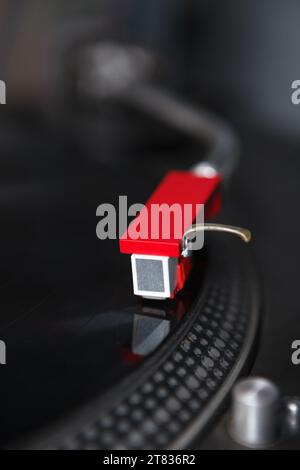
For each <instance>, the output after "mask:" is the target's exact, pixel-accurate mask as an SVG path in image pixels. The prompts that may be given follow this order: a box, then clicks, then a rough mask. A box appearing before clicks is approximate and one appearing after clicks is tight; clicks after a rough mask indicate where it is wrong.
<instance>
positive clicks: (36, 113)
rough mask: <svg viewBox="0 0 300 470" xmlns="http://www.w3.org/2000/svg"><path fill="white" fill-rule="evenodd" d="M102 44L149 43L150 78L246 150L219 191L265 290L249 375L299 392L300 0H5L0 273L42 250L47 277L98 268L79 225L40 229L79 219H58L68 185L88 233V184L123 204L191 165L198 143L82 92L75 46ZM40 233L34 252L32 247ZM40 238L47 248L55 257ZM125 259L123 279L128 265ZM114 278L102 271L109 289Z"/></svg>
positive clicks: (93, 196) (96, 198) (0, 39)
mask: <svg viewBox="0 0 300 470" xmlns="http://www.w3.org/2000/svg"><path fill="white" fill-rule="evenodd" d="M101 41H106V42H107V41H109V42H118V43H121V44H123V45H125V46H126V45H136V46H139V47H141V48H143V49H145V50H146V51H148V52H149V53H150V54H152V55H153V57H155V66H154V68H153V70H152V71H151V80H152V81H153V82H154V83H156V84H157V85H159V86H161V87H162V88H164V89H166V90H168V91H172V92H173V93H174V94H177V95H178V96H180V97H181V98H184V99H185V100H186V101H187V102H190V103H192V104H193V105H194V106H200V107H201V106H204V107H205V108H207V109H210V110H212V111H214V112H215V113H216V114H219V115H220V116H222V117H223V118H225V119H226V120H227V121H228V122H229V123H230V124H231V125H232V126H233V127H234V129H235V130H236V133H237V135H238V136H239V139H240V142H241V158H240V163H239V165H238V168H237V170H236V172H235V175H234V178H233V181H232V185H231V189H230V191H229V194H228V196H227V198H228V199H227V201H228V205H229V206H231V205H232V206H235V207H237V208H238V210H239V214H240V215H239V216H238V217H237V219H235V220H226V221H225V222H229V223H231V222H232V223H234V222H239V223H246V224H247V225H248V226H249V228H251V229H252V231H253V236H254V243H253V255H254V256H255V258H256V260H257V265H258V266H259V270H260V272H261V280H262V284H263V288H264V293H265V305H264V320H263V333H262V343H261V348H260V350H259V355H258V358H257V361H256V364H255V372H256V373H259V374H263V375H266V376H268V377H270V378H272V379H273V380H275V381H276V382H277V383H278V382H279V383H280V384H281V386H282V388H283V391H284V392H285V393H293V394H295V393H297V392H298V393H300V390H299V389H298V390H296V388H295V383H296V381H295V377H296V373H297V371H296V369H295V367H294V366H292V365H291V360H290V356H291V343H292V341H293V340H295V339H299V338H300V325H299V314H300V312H299V267H298V264H299V262H300V254H299V239H300V222H299V218H298V214H299V177H300V132H299V129H300V106H299V107H298V106H295V105H293V104H292V102H291V93H292V90H291V84H292V82H293V81H294V80H297V79H300V68H299V63H300V50H299V44H300V3H299V1H297V0H286V1H284V2H283V1H280V0H272V1H271V0H259V1H258V0H243V1H240V0H226V1H222V2H220V1H217V0H102V1H100V0H98V1H93V0H84V1H80V0H74V1H72V2H70V1H69V2H68V1H62V0H60V1H58V0H52V1H51V2H50V1H44V2H40V1H38V0H23V1H22V2H20V1H17V0H1V2H0V79H2V80H5V82H6V85H7V105H6V106H1V107H0V209H1V212H2V214H3V215H2V242H3V245H2V246H5V247H7V249H6V250H4V253H2V268H3V270H7V271H12V270H19V271H20V270H21V271H22V270H24V272H25V267H24V266H26V269H28V266H29V265H30V266H31V263H33V264H34V260H39V261H40V262H41V263H42V265H41V267H39V269H38V271H37V272H38V273H39V275H40V276H42V277H43V275H44V274H43V273H44V270H45V269H47V270H48V271H49V272H52V273H54V272H55V276H57V277H58V278H61V279H63V278H64V277H65V278H69V277H70V276H71V277H72V278H73V277H76V275H77V276H78V279H79V277H80V276H83V275H88V274H89V273H90V270H91V266H93V267H94V269H95V275H94V277H95V279H96V278H97V275H100V274H99V273H100V271H101V270H100V268H99V267H98V268H97V266H98V265H99V259H95V252H93V253H92V254H90V255H88V254H87V252H86V251H85V249H84V248H83V247H82V244H81V240H80V235H81V232H80V233H77V235H76V236H75V237H73V238H72V242H70V233H73V232H71V231H66V232H64V231H63V230H61V231H59V232H58V231H57V232H56V231H54V229H53V227H52V226H49V218H48V216H49V214H50V215H51V214H53V213H55V214H56V217H58V220H66V219H68V221H69V223H70V224H71V225H73V227H74V225H76V224H77V223H78V220H77V218H76V217H77V216H78V214H79V212H76V211H77V209H78V207H79V205H78V206H76V205H75V206H74V207H73V206H72V210H73V212H72V210H71V212H70V210H69V212H68V215H66V212H64V210H63V205H61V200H62V199H63V198H64V194H68V195H70V194H71V193H72V191H73V193H72V194H73V195H74V194H76V195H77V197H78V198H79V199H80V201H81V203H82V201H84V200H85V199H86V198H87V194H89V198H90V199H89V205H88V206H87V207H86V210H87V212H85V216H84V217H86V219H85V220H86V221H87V226H88V229H89V230H91V234H92V235H91V236H92V237H94V228H93V227H94V225H96V223H95V219H94V210H95V209H96V207H97V205H98V204H100V203H101V202H103V200H105V201H107V198H108V195H107V191H105V190H104V192H103V191H102V193H101V196H100V192H97V191H96V189H95V188H99V187H102V189H103V188H104V187H105V184H106V186H107V187H108V186H109V188H110V191H112V192H113V193H114V195H117V194H123V193H124V192H125V191H126V192H127V194H129V198H131V200H132V202H135V201H140V200H141V201H142V200H144V199H145V197H147V195H148V194H150V192H151V188H153V187H154V185H155V183H156V182H157V181H159V179H160V178H161V176H162V174H163V173H164V172H165V171H167V170H168V169H170V167H173V166H174V167H180V168H186V167H187V166H188V162H189V161H190V160H191V161H192V160H193V159H195V158H198V156H199V155H198V152H200V153H201V151H200V150H199V148H196V147H194V146H193V145H192V144H189V143H188V142H186V139H183V138H181V136H178V135H177V134H175V133H174V132H171V131H170V130H168V129H167V128H166V129H165V128H164V127H163V126H161V125H160V124H157V123H155V122H152V121H151V122H150V121H149V118H147V117H143V116H141V115H140V114H138V113H135V112H133V111H130V110H127V109H123V108H122V106H119V104H118V103H115V102H112V103H110V102H109V100H108V101H106V100H104V101H103V102H101V103H93V102H91V101H90V100H89V102H86V101H85V100H84V99H82V97H81V96H80V93H78V89H77V85H76V83H77V80H78V68H77V65H78V55H79V54H80V50H81V49H82V48H83V47H85V46H86V45H89V44H92V43H93V42H100V43H101ZM80 74H82V75H81V76H84V74H85V70H84V69H81V70H80ZM116 168H118V172H117V173H116V171H117V170H115V169H116ZM103 179H104V180H106V183H105V182H103ZM124 182H126V184H125V183H124ZM72 185H73V186H72ZM71 187H72V188H73V189H72V191H71V190H70V188H71ZM93 188H94V190H95V191H94V192H93ZM101 198H102V199H101ZM50 200H51V201H52V203H51V204H52V205H51V204H50V209H48V210H47V211H46V212H45V204H46V205H47V203H49V201H50ZM33 207H34V210H33V209H32V208H33ZM80 207H81V206H80ZM87 214H88V215H87ZM37 220H39V221H40V223H41V220H42V221H43V225H42V227H40V226H39V228H37V223H36V221H37ZM20 221H22V224H23V225H22V230H23V231H22V233H21V232H20V230H21V222H20ZM35 224H36V225H35ZM24 227H25V230H24ZM33 227H35V228H33ZM51 227H52V228H51ZM41 237H42V239H43V249H42V250H37V248H36V243H37V240H39V241H40V240H41ZM53 240H54V241H53ZM58 240H59V242H58ZM62 240H63V242H62ZM53 243H54V245H55V243H60V245H59V246H60V247H63V250H64V251H63V253H64V256H67V255H68V253H69V251H70V257H69V259H68V262H65V261H63V262H62V259H61V252H60V251H57V249H56V248H57V247H56V245H55V246H54V245H53ZM93 243H94V244H95V247H96V243H97V242H96V240H94V241H93ZM51 244H52V245H51ZM48 245H51V246H53V247H54V248H53V252H52V255H51V259H48V258H47V255H46V253H45V251H44V248H45V247H47V246H48ZM25 247H26V250H27V251H26V253H27V254H26V255H25V254H24V253H25ZM98 249H99V248H98V245H97V249H96V250H98ZM68 250H69V251H68ZM74 251H76V253H77V257H76V261H74V259H73V258H72V256H71V254H72V253H74ZM58 253H59V254H58ZM102 255H103V256H104V258H103V259H105V254H101V256H102ZM99 256H100V255H99ZM87 259H88V261H87ZM12 260H13V261H12ZM233 262H234V260H233ZM59 263H60V264H59ZM124 263H125V261H124ZM58 265H61V268H60V269H59V270H58V271H59V272H56V271H55V269H56V270H57V266H58ZM78 265H80V267H81V268H80V270H78ZM76 269H77V271H76ZM97 269H98V271H97ZM120 269H121V271H120V272H121V273H122V274H124V276H126V275H127V274H126V273H127V265H126V268H125V264H124V268H120ZM70 273H71V274H70ZM53 276H54V274H53ZM112 279H113V274H112V273H110V274H108V278H107V285H109V282H113V281H112ZM115 290H116V292H117V289H115ZM114 295H116V296H117V295H118V294H117V293H115V294H114ZM283 376H284V380H283ZM298 388H299V384H298Z"/></svg>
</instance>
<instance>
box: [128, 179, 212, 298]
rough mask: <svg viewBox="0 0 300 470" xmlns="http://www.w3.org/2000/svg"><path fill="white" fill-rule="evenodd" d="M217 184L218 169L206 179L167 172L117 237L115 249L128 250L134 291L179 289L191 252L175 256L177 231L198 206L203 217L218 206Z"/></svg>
mask: <svg viewBox="0 0 300 470" xmlns="http://www.w3.org/2000/svg"><path fill="white" fill-rule="evenodd" d="M220 183H221V178H220V176H219V175H218V174H216V175H214V176H212V177H209V178H208V177H205V176H197V175H195V174H194V173H192V172H188V171H171V172H170V173H167V175H166V176H165V178H164V179H163V180H162V182H161V183H160V185H159V186H158V187H157V188H156V190H155V192H154V193H153V194H152V196H151V197H150V199H149V200H148V202H147V203H146V205H145V207H144V208H143V209H142V210H141V212H140V213H139V215H138V216H137V217H136V218H135V219H134V220H133V221H132V222H131V224H130V225H129V227H128V229H127V230H126V232H125V233H124V234H123V235H122V237H121V238H120V251H121V253H127V254H131V264H132V276H133V288H134V293H135V294H136V295H141V296H143V297H147V298H157V299H165V298H173V297H174V295H175V294H176V293H177V292H178V291H179V290H181V289H182V288H183V286H184V283H185V281H186V278H187V276H188V274H189V272H190V270H191V267H192V264H191V257H188V258H184V257H182V256H181V250H182V246H181V244H182V238H183V235H184V233H185V232H186V230H187V229H188V228H189V227H190V226H191V225H192V224H193V223H194V222H195V221H196V219H197V216H198V215H199V212H200V211H201V210H203V206H204V219H205V220H207V219H208V218H210V217H212V216H214V215H215V214H216V213H217V212H218V211H219V209H220V205H221V196H220ZM187 206H188V210H187ZM162 209H163V210H162ZM165 210H166V212H164V211H165ZM166 219H168V224H169V225H168V229H167V233H166V227H165V221H166Z"/></svg>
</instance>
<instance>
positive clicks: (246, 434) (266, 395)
mask: <svg viewBox="0 0 300 470" xmlns="http://www.w3.org/2000/svg"><path fill="white" fill-rule="evenodd" d="M230 430H231V434H232V436H233V438H234V439H235V440H236V441H237V442H239V443H241V444H244V445H246V446H248V447H262V446H268V445H270V444H272V443H274V442H275V441H276V440H277V439H278V437H279V433H280V392H279V389H278V388H277V387H276V385H274V384H273V383H272V382H270V381H269V380H267V379H264V378H255V377H253V378H248V379H245V380H242V381H241V382H239V383H238V384H237V385H236V386H235V388H234V390H233V403H232V417H231V423H230Z"/></svg>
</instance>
